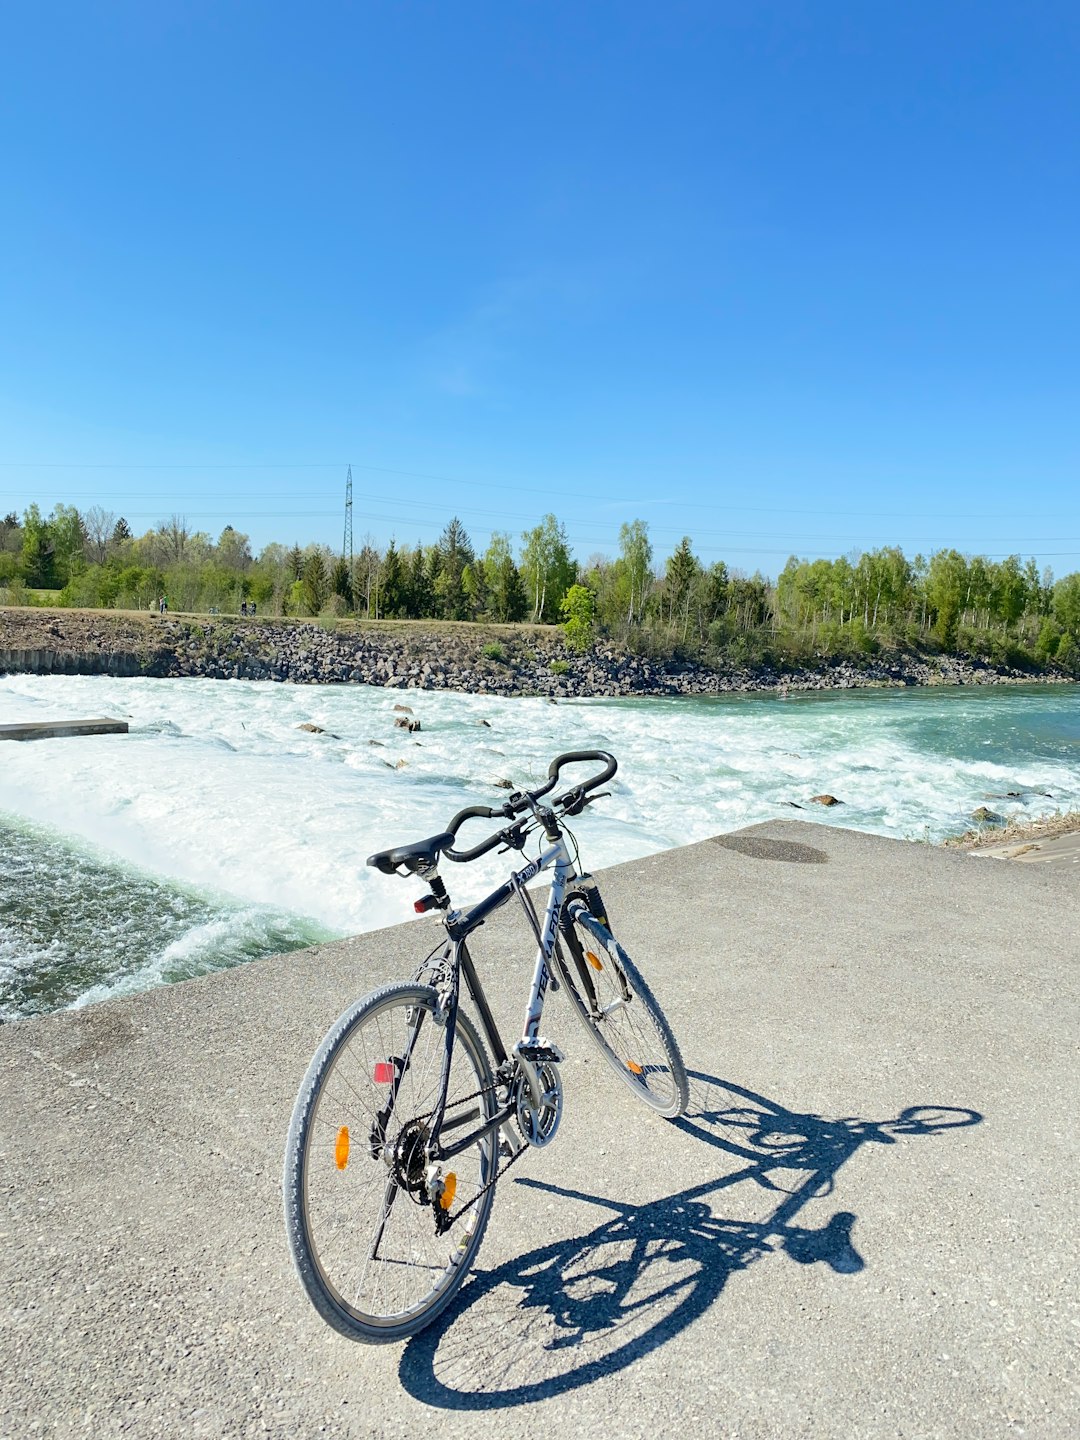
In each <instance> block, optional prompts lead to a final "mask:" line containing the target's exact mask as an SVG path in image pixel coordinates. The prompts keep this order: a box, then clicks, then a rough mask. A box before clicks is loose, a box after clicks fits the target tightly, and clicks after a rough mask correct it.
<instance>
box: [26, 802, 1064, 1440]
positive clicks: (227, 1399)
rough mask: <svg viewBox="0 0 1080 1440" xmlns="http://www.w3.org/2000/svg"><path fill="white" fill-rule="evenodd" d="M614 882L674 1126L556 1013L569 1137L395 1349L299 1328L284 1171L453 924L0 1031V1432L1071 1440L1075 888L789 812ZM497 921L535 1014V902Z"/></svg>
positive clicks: (517, 1001) (622, 870)
mask: <svg viewBox="0 0 1080 1440" xmlns="http://www.w3.org/2000/svg"><path fill="white" fill-rule="evenodd" d="M598 878H599V880H600V883H601V886H602V888H603V892H604V896H605V900H606V902H607V906H608V911H609V914H610V915H611V917H612V921H613V924H614V927H615V929H616V932H617V933H618V935H619V936H620V938H621V939H622V940H623V942H624V943H625V945H626V946H627V949H628V950H629V951H630V952H631V953H632V954H633V955H634V956H635V958H636V959H637V960H638V962H639V964H640V965H641V967H642V969H643V971H644V973H645V975H646V977H647V978H648V980H649V982H650V984H651V985H652V987H653V989H654V990H655V992H656V995H657V997H658V999H659V1000H660V1003H661V1005H662V1006H663V1007H664V1009H665V1010H666V1012H667V1014H668V1016H669V1018H670V1020H671V1022H672V1024H673V1027H674V1029H675V1032H676V1034H677V1036H678V1037H679V1040H680V1042H681V1046H682V1050H683V1054H684V1057H685V1059H686V1062H687V1066H688V1069H689V1070H690V1072H691V1104H690V1111H689V1113H688V1115H687V1116H686V1118H685V1119H684V1120H683V1121H682V1122H680V1123H679V1124H672V1123H670V1122H666V1121H663V1120H660V1119H658V1118H656V1117H654V1116H652V1115H650V1114H648V1113H647V1112H645V1111H644V1110H643V1109H641V1108H639V1107H638V1106H637V1104H636V1102H635V1100H634V1098H633V1097H632V1096H631V1095H630V1094H629V1092H628V1091H626V1090H625V1089H624V1087H623V1086H621V1085H620V1084H619V1082H618V1081H617V1080H616V1079H615V1078H614V1077H613V1076H611V1075H610V1074H609V1072H608V1070H607V1068H606V1066H605V1065H604V1063H603V1061H602V1059H601V1058H600V1057H599V1056H594V1054H593V1053H592V1052H591V1050H590V1048H589V1046H588V1041H587V1039H586V1037H585V1035H584V1033H583V1032H579V1031H578V1029H577V1028H576V1022H575V1020H574V1018H573V1016H572V1015H571V1012H570V1009H569V1007H568V1006H566V1005H565V1004H564V1003H563V1002H562V999H561V997H560V996H558V995H554V996H553V997H552V998H551V1000H550V1002H549V1008H548V1010H547V1011H546V1012H545V1017H544V1028H545V1031H546V1032H547V1033H548V1034H549V1035H550V1038H551V1039H552V1040H553V1041H555V1042H556V1043H557V1044H558V1045H560V1047H562V1048H563V1049H564V1050H565V1051H566V1055H567V1058H566V1062H565V1066H564V1076H563V1078H564V1084H565V1091H566V1110H565V1118H564V1120H563V1127H562V1130H561V1132H560V1134H559V1136H558V1137H557V1139H556V1141H555V1142H554V1144H552V1145H551V1146H550V1147H549V1148H547V1149H544V1150H542V1151H536V1152H533V1153H530V1154H529V1155H527V1156H525V1157H524V1158H523V1159H522V1161H521V1162H520V1163H519V1164H518V1165H516V1166H515V1167H514V1169H513V1170H512V1171H511V1172H510V1173H509V1174H508V1175H507V1176H506V1177H505V1179H504V1181H502V1182H500V1186H499V1193H498V1194H497V1196H496V1201H495V1207H494V1211H493V1215H492V1221H491V1225H490V1227H489V1229H488V1233H487V1236H486V1238H485V1240H484V1243H483V1246H482V1248H481V1251H480V1255H479V1262H478V1267H477V1272H476V1274H475V1275H474V1276H473V1277H472V1278H470V1279H469V1280H468V1281H467V1283H466V1285H465V1287H464V1289H463V1291H462V1294H461V1296H460V1297H459V1300H458V1301H457V1302H456V1303H455V1305H454V1306H453V1307H452V1309H451V1310H450V1312H449V1313H448V1314H447V1316H446V1317H445V1318H443V1319H441V1320H440V1321H438V1322H437V1323H436V1326H435V1327H434V1329H433V1330H431V1331H429V1332H426V1333H424V1334H422V1335H421V1336H420V1337H418V1338H416V1339H414V1340H412V1341H410V1342H408V1343H407V1344H406V1345H404V1346H397V1345H395V1346H390V1347H375V1348H367V1347H362V1346H357V1345H355V1344H351V1343H350V1342H348V1341H346V1340H344V1339H342V1338H340V1337H338V1336H337V1335H335V1334H334V1333H333V1332H331V1331H330V1330H328V1329H327V1328H326V1327H325V1326H324V1324H323V1323H322V1321H321V1320H319V1318H318V1317H317V1316H316V1314H315V1312H314V1311H313V1310H312V1309H311V1307H310V1306H309V1304H308V1302H307V1300H306V1299H305V1297H304V1296H303V1294H302V1292H301V1290H300V1287H299V1285H298V1283H297V1282H296V1280H295V1277H294V1276H293V1274H292V1272H291V1269H290V1266H289V1261H288V1257H287V1251H286V1246H285V1241H284V1232H283V1224H282V1218H281V1196H280V1173H281V1162H282V1153H283V1149H284V1141H285V1131H286V1128H287V1125H288V1120H289V1114H290V1111H291V1107H292V1103H293V1099H294V1097H295V1094H296V1091H297V1089H298V1087H299V1084H300V1080H301V1077H302V1075H303V1073H304V1069H305V1067H306V1065H307V1062H308V1059H309V1057H310V1055H311V1053H312V1051H313V1050H314V1049H315V1047H316V1045H317V1044H318V1042H319V1040H320V1038H321V1036H322V1035H323V1033H324V1032H325V1031H326V1029H327V1028H328V1027H329V1025H330V1023H331V1022H332V1020H333V1019H334V1017H335V1016H336V1015H337V1014H338V1013H339V1012H340V1011H342V1010H343V1009H344V1008H345V1007H346V1006H347V1005H348V1004H349V1003H351V1001H353V1000H354V999H356V998H358V997H360V996H361V995H363V994H364V993H366V992H367V991H368V990H370V989H372V988H373V987H375V986H376V985H378V984H380V983H383V982H385V981H387V980H390V979H399V978H400V979H404V978H407V977H408V976H409V974H410V973H411V971H412V968H413V965H414V964H415V962H416V960H417V959H418V958H419V957H420V956H421V955H422V954H424V953H426V952H427V950H428V949H430V948H431V946H432V945H433V944H434V942H435V940H436V938H437V935H436V931H435V927H434V925H433V924H432V922H431V921H430V920H425V921H418V922H413V923H411V924H409V925H401V926H394V927H392V928H389V929H385V930H380V931H376V932H373V933H370V934H366V935H362V936H359V937H357V938H355V939H351V940H346V941H341V942H337V943H334V944H330V945H323V946H319V947H316V948H313V949H310V950H304V951H298V952H295V953H293V954H291V955H287V956H275V957H271V958H270V959H267V960H262V961H256V962H253V963H251V964H248V965H245V966H242V967H240V968H237V969H235V970H232V971H228V972H225V973H220V974H217V975H213V976H208V977H206V978H203V979H200V980H194V981H189V982H186V983H183V984H179V985H174V986H169V987H166V988H162V989H158V990H155V991H151V992H147V993H144V994H140V995H134V996H129V997H126V998H122V999H116V1000H113V1001H109V1002H107V1003H105V1004H102V1005H98V1006H92V1007H89V1008H86V1009H83V1010H79V1011H75V1012H67V1013H63V1014H59V1015H54V1016H50V1017H47V1018H44V1019H39V1020H30V1021H22V1022H19V1023H16V1024H11V1025H7V1026H5V1027H2V1028H0V1113H2V1114H3V1116H4V1139H3V1150H4V1174H5V1187H4V1189H5V1195H4V1202H3V1203H4V1206H5V1214H4V1221H3V1226H2V1239H0V1247H2V1248H0V1290H2V1292H3V1294H4V1296H5V1306H4V1308H3V1310H2V1311H0V1327H2V1330H3V1334H2V1337H0V1338H2V1343H3V1347H4V1355H5V1364H4V1366H3V1367H2V1369H0V1397H2V1398H0V1433H3V1434H12V1435H16V1434H27V1433H30V1430H31V1426H32V1423H34V1422H36V1424H37V1425H38V1426H40V1427H41V1429H42V1430H43V1431H45V1430H48V1431H50V1433H57V1434H64V1435H68V1436H73V1435H87V1436H89V1435H95V1436H96V1435H102V1434H113V1433H119V1432H120V1431H121V1430H122V1429H125V1428H131V1429H132V1431H133V1433H139V1434H145V1435H158V1434H160V1435H175V1434H184V1435H185V1436H192V1437H210V1436H214V1437H217V1436H221V1435H224V1434H234V1433H235V1434H247V1433H256V1432H258V1433H265V1434H269V1435H282V1436H285V1435H313V1434H317V1433H326V1434H330V1435H340V1436H354V1435H355V1436H370V1435H375V1434H413V1433H421V1432H425V1433H426V1432H427V1431H428V1430H430V1429H431V1426H432V1424H433V1423H434V1424H435V1425H436V1427H438V1428H439V1429H440V1430H441V1431H442V1432H443V1433H445V1434H447V1435H452V1436H456V1435H465V1434H468V1435H469V1436H487V1435H491V1436H496V1435H497V1436H500V1437H505V1436H506V1435H507V1434H512V1435H514V1436H515V1437H516V1436H529V1437H531V1436H537V1437H540V1436H544V1437H547V1436H550V1435H551V1434H552V1433H555V1432H557V1431H558V1430H559V1429H560V1428H562V1429H565V1431H566V1433H574V1434H583V1435H586V1436H591V1435H594V1434H595V1435H601V1434H604V1435H627V1436H636V1435H643V1434H650V1435H660V1434H673V1433H683V1434H694V1435H699V1434H700V1435H708V1436H712V1435H719V1434H735V1433H737V1434H739V1435H740V1436H744V1437H762V1440H764V1437H769V1440H772V1437H776V1436H796V1435H799V1436H801V1435H805V1434H814V1435H818V1436H836V1437H841V1436H842V1437H845V1440H847V1437H850V1436H852V1435H859V1436H863V1437H873V1436H880V1437H886V1436H888V1437H892V1436H895V1435H897V1434H934V1435H940V1436H956V1437H961V1436H963V1437H970V1436H973V1435H986V1434H992V1433H998V1432H1001V1433H1005V1431H1007V1430H1010V1431H1011V1430H1016V1432H1017V1433H1019V1432H1020V1430H1024V1431H1025V1432H1026V1433H1028V1434H1038V1435H1039V1436H1040V1437H1051V1440H1053V1437H1058V1436H1060V1437H1065V1436H1070V1437H1071V1436H1072V1435H1075V1434H1076V1433H1077V1429H1078V1424H1080V1415H1078V1413H1077V1398H1076V1391H1075V1387H1074V1386H1073V1385H1072V1384H1071V1383H1070V1381H1069V1377H1072V1378H1073V1379H1075V1374H1076V1371H1075V1354H1074V1351H1073V1349H1072V1346H1071V1343H1070V1340H1069V1334H1070V1326H1069V1313H1068V1312H1069V1310H1070V1307H1073V1306H1075V1300H1076V1295H1075V1288H1074V1277H1075V1275H1076V1273H1077V1266H1078V1260H1080V1255H1078V1249H1080V1239H1078V1234H1077V1228H1076V1226H1075V1223H1074V1218H1073V1214H1072V1210H1071V1207H1070V1203H1069V1191H1070V1187H1071V1185H1072V1181H1073V1177H1074V1175H1075V1169H1076V1150H1077V1121H1076V1115H1077V1112H1078V1103H1077V1102H1078V1099H1080V1097H1078V1093H1077V1090H1078V1084H1077V1073H1076V1067H1075V1060H1074V1045H1075V1036H1076V1034H1077V1020H1078V1018H1080V1017H1078V1014H1077V1011H1078V1005H1077V990H1078V985H1077V969H1078V966H1077V962H1078V960H1080V942H1078V941H1077V938H1076V937H1077V936H1078V935H1080V894H1078V889H1077V886H1076V883H1075V878H1074V874H1073V873H1072V872H1064V871H1058V870H1055V869H1054V868H1053V867H1050V866H1027V867H1025V866H1023V865H1015V866H1009V865H987V864H985V863H983V862H980V861H979V860H977V859H973V858H972V857H970V856H968V855H965V854H962V853H955V852H948V851H944V850H941V849H938V848H936V847H931V846H927V845H919V844H910V843H906V842H902V841H895V840H886V839H882V838H879V837H876V836H873V835H868V834H863V833H857V832H854V831H847V830H843V829H839V828H834V827H826V826H819V825H809V824H803V823H798V822H772V823H769V824H767V825H760V826H755V827H752V828H750V829H747V830H743V831H740V832H737V833H735V834H731V835H723V836H717V837H715V838H714V839H712V840H706V841H703V842H701V843H699V844H696V845H692V846H688V847H685V848H683V849H677V850H670V851H666V852H664V853H661V854H657V855H653V856H651V857H649V858H647V859H644V860H639V861H633V862H630V863H627V864H624V865H619V866H615V867H612V868H611V869H610V870H608V871H606V872H604V873H602V874H600V875H599V877H598ZM401 888H402V912H403V913H405V912H406V911H407V908H408V905H409V903H410V901H411V899H412V898H414V896H413V892H412V890H411V889H410V886H409V884H408V883H407V882H404V881H403V882H402V887H401ZM475 939H476V944H475V946H474V947H473V948H474V954H475V958H476V961H477V965H478V968H479V969H480V971H481V974H482V975H483V977H484V981H485V985H486V986H488V988H489V992H490V997H491V1000H492V1003H493V1006H494V1008H495V1010H496V1014H497V1018H498V1020H499V1023H500V1025H505V1026H506V1028H507V1029H508V1030H513V1029H514V1028H516V1027H515V1023H514V1017H515V1016H516V1015H517V1014H518V1012H519V1010H520V1007H521V1006H522V1005H523V1003H524V999H525V992H526V989H527V984H528V977H529V974H530V971H531V964H532V950H533V946H532V943H531V941H530V937H529V935H528V933H527V932H526V930H525V927H524V923H523V920H522V917H521V916H520V915H519V914H518V913H517V912H516V910H507V911H504V912H501V913H500V914H499V915H497V916H495V917H493V918H492V920H491V921H489V923H488V924H487V925H485V927H484V928H483V929H482V930H481V931H480V932H478V934H477V936H476V937H475ZM433 1412H435V1413H433Z"/></svg>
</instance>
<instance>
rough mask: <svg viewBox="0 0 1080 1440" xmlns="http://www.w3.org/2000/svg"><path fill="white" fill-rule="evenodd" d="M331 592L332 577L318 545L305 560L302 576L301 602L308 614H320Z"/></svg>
mask: <svg viewBox="0 0 1080 1440" xmlns="http://www.w3.org/2000/svg"><path fill="white" fill-rule="evenodd" d="M329 594H330V577H329V576H328V574H327V571H326V561H325V559H324V558H323V553H322V551H321V550H320V549H319V548H318V546H316V547H315V548H314V549H313V550H312V552H311V554H310V555H309V556H308V557H307V559H306V560H305V561H304V570H303V574H302V575H301V577H300V602H301V604H302V605H303V607H304V610H305V611H306V612H307V614H308V615H318V614H319V613H320V611H321V610H322V608H323V606H324V605H325V604H326V601H327V599H328V597H329Z"/></svg>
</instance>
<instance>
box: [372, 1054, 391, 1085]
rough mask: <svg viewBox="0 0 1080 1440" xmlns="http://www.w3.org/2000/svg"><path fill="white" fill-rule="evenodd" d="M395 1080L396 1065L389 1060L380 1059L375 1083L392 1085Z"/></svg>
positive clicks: (376, 1067) (376, 1069)
mask: <svg viewBox="0 0 1080 1440" xmlns="http://www.w3.org/2000/svg"><path fill="white" fill-rule="evenodd" d="M393 1080H394V1067H393V1065H391V1063H390V1061H389V1060H380V1061H378V1063H377V1064H376V1066H375V1084H376V1085H391V1084H393Z"/></svg>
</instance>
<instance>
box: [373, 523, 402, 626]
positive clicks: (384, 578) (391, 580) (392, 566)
mask: <svg viewBox="0 0 1080 1440" xmlns="http://www.w3.org/2000/svg"><path fill="white" fill-rule="evenodd" d="M379 588H380V590H381V592H382V613H383V614H384V615H385V616H387V617H388V618H390V619H396V618H397V617H398V616H399V615H404V614H405V613H406V611H407V608H408V577H407V575H406V572H405V566H404V565H403V563H402V558H401V553H400V551H399V550H398V548H397V546H396V545H395V544H394V541H393V540H391V541H390V544H389V545H388V546H387V547H386V554H385V555H384V556H383V562H382V575H381V577H380V581H379Z"/></svg>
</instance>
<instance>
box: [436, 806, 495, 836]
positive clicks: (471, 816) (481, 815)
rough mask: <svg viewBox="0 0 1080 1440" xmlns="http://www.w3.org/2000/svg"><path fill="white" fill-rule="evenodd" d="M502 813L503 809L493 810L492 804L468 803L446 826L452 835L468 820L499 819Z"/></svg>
mask: <svg viewBox="0 0 1080 1440" xmlns="http://www.w3.org/2000/svg"><path fill="white" fill-rule="evenodd" d="M502 813H503V812H502V811H501V810H492V808H491V806H490V805H466V806H465V809H464V810H459V811H458V812H457V814H456V815H455V816H454V818H453V819H452V820H451V821H450V824H449V825H447V827H446V828H447V830H448V831H449V832H450V834H451V835H456V834H457V832H458V831H459V830H460V829H461V827H462V825H464V824H465V821H466V820H497V819H498V818H499V816H500V815H501V814H502Z"/></svg>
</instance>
